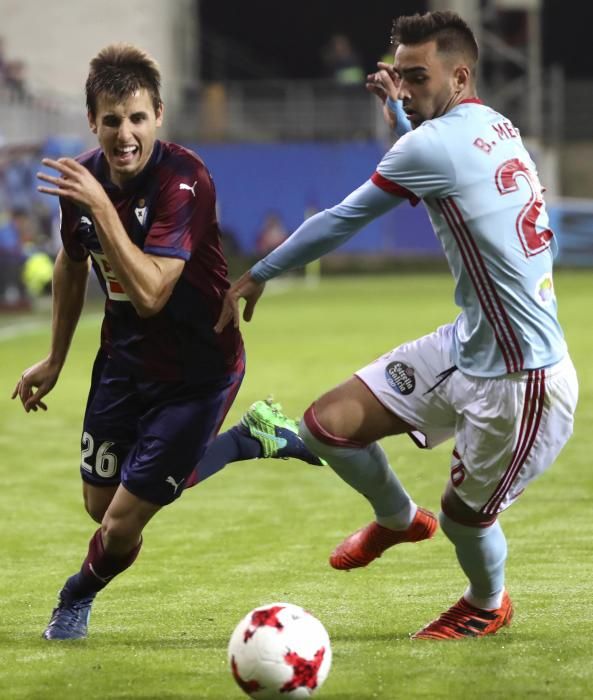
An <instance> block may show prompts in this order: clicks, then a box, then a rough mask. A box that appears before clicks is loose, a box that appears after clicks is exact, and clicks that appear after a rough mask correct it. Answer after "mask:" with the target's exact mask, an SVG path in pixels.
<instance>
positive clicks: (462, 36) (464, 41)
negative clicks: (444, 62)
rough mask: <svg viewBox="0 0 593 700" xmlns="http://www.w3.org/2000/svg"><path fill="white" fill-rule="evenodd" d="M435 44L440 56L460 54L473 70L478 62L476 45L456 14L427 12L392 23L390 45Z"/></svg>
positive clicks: (398, 19)
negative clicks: (464, 56)
mask: <svg viewBox="0 0 593 700" xmlns="http://www.w3.org/2000/svg"><path fill="white" fill-rule="evenodd" d="M432 40H434V41H436V45H437V50H438V51H439V52H441V53H454V52H460V53H463V54H464V55H466V56H467V58H468V59H469V60H470V62H471V64H472V70H473V68H474V67H475V64H476V63H477V61H478V56H479V50H478V43H477V41H476V37H475V36H474V33H473V32H472V30H471V29H470V28H469V26H468V24H467V23H466V22H465V21H464V20H463V19H462V18H461V17H460V16H459V15H458V14H457V13H456V12H450V11H446V12H426V13H425V14H423V15H421V14H415V15H404V16H402V17H397V18H396V19H394V20H393V28H392V30H391V43H392V44H393V45H394V46H398V45H399V44H423V43H425V42H427V41H432Z"/></svg>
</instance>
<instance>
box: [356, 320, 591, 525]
mask: <svg viewBox="0 0 593 700" xmlns="http://www.w3.org/2000/svg"><path fill="white" fill-rule="evenodd" d="M452 334H453V326H452V325H448V326H441V327H440V328H439V329H438V330H437V331H435V332H434V333H431V334H430V335H427V336H424V337H423V338H419V339H418V340H415V341H413V342H411V343H405V344H404V345H400V346H399V347H397V348H395V349H394V350H392V351H391V352H389V353H387V354H386V355H383V357H380V358H379V359H378V360H376V361H375V362H373V363H372V364H370V365H367V366H366V367H364V368H363V369H361V370H360V371H358V372H356V376H357V377H359V379H361V380H362V381H363V382H364V383H365V384H366V385H367V387H368V388H369V389H370V390H371V391H372V393H373V394H374V395H375V396H376V397H377V399H378V400H379V401H380V402H381V403H382V404H383V405H384V406H385V407H386V408H387V409H388V410H390V411H391V412H392V413H394V414H395V415H396V416H398V417H399V418H401V419H402V420H404V421H405V422H406V423H408V424H409V425H411V426H413V427H414V428H415V430H414V432H413V433H411V437H412V438H413V439H414V441H415V442H416V443H417V444H418V445H419V446H420V447H427V448H432V447H435V446H436V445H438V444H439V443H441V442H443V441H444V440H447V439H449V438H451V437H454V438H455V446H454V448H453V455H452V458H451V483H452V485H453V487H454V488H455V491H456V492H457V494H458V495H459V497H460V498H461V500H462V501H463V502H464V503H466V504H467V505H468V506H469V507H470V508H472V509H473V510H475V511H476V512H481V513H483V514H485V515H492V516H495V515H496V514H497V513H500V512H501V511H503V510H504V509H505V508H507V507H508V506H509V505H510V504H511V503H512V502H513V501H514V500H515V499H516V498H517V497H518V496H519V495H520V494H521V493H522V491H523V490H524V489H525V487H526V486H527V484H528V483H529V482H530V481H532V480H533V479H535V477H536V476H538V475H539V474H541V473H542V472H544V471H545V470H546V469H547V468H548V467H549V466H550V465H551V464H552V463H553V462H554V460H555V459H556V457H557V456H558V454H559V452H560V450H561V449H562V448H563V447H564V445H565V443H566V442H567V440H568V438H569V437H570V436H571V434H572V430H573V415H574V411H575V408H576V404H577V398H578V382H577V376H576V372H575V369H574V367H573V364H572V362H571V360H570V357H569V356H568V355H567V356H566V357H565V358H564V359H563V360H561V361H560V362H558V363H557V364H556V365H553V366H552V367H547V368H545V369H537V370H529V371H525V372H517V373H515V374H507V375H505V376H503V377H473V376H470V375H467V374H463V373H462V372H460V371H459V370H457V369H455V368H453V367H452V366H451V365H452V362H451V339H452Z"/></svg>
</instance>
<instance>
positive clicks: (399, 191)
mask: <svg viewBox="0 0 593 700" xmlns="http://www.w3.org/2000/svg"><path fill="white" fill-rule="evenodd" d="M371 180H372V181H373V183H374V184H375V185H376V186H377V187H379V188H381V189H382V190H384V191H385V192H389V193H391V194H393V195H396V196H398V197H405V198H407V199H408V200H409V201H410V203H411V204H412V206H416V205H417V204H418V202H419V201H420V200H421V199H424V198H425V197H444V196H447V195H448V194H449V193H450V192H451V190H452V188H453V186H454V184H455V169H454V167H453V163H452V161H451V159H450V157H449V154H448V152H447V149H446V148H445V147H444V145H443V144H442V143H440V141H439V139H438V134H437V132H436V130H435V129H434V128H431V126H430V125H429V124H427V125H424V126H421V127H419V128H418V129H416V130H415V131H412V132H410V133H408V134H405V135H404V136H402V137H401V138H400V139H399V140H398V141H397V142H396V143H395V145H394V146H393V148H392V149H391V150H390V151H388V152H387V153H386V154H385V156H383V159H382V160H381V162H380V163H379V165H378V166H377V170H376V171H375V173H374V174H373V176H372V177H371Z"/></svg>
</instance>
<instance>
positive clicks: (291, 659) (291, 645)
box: [228, 603, 332, 699]
mask: <svg viewBox="0 0 593 700" xmlns="http://www.w3.org/2000/svg"><path fill="white" fill-rule="evenodd" d="M228 656H229V665H230V667H231V672H232V674H233V677H234V679H235V681H236V682H237V685H238V686H239V687H240V688H241V690H243V691H244V692H245V693H247V695H249V697H251V698H266V699H269V698H310V697H311V696H312V695H313V694H314V693H315V691H316V690H317V689H318V688H319V687H320V686H321V685H322V683H323V682H324V681H325V679H326V678H327V674H328V673H329V669H330V666H331V661H332V652H331V647H330V643H329V637H328V634H327V632H326V631H325V627H324V626H323V625H322V624H321V622H319V620H318V619H317V618H316V617H313V615H311V613H308V612H307V611H306V610H303V608H301V607H299V606H298V605H293V604H292V603H270V604H269V605H262V606H261V607H259V608H255V610H252V611H251V612H250V613H248V614H247V615H246V616H245V617H244V618H243V619H242V620H241V622H240V623H239V624H238V625H237V627H236V628H235V631H234V632H233V634H232V636H231V640H230V642H229V650H228Z"/></svg>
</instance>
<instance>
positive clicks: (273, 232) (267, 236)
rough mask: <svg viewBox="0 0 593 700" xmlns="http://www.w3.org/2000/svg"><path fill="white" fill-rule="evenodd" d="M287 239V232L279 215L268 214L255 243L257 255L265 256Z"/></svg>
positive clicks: (271, 212)
mask: <svg viewBox="0 0 593 700" xmlns="http://www.w3.org/2000/svg"><path fill="white" fill-rule="evenodd" d="M287 238H288V231H287V229H286V226H285V225H284V222H283V221H282V219H281V217H280V214H279V213H278V212H276V211H270V212H268V213H267V214H266V218H265V219H264V223H263V225H262V227H261V229H260V231H259V233H258V234H257V239H256V241H255V247H256V250H257V253H258V255H267V254H268V253H270V252H271V251H272V250H274V248H277V247H278V246H279V245H280V244H281V243H284V241H285V240H286V239H287Z"/></svg>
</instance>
